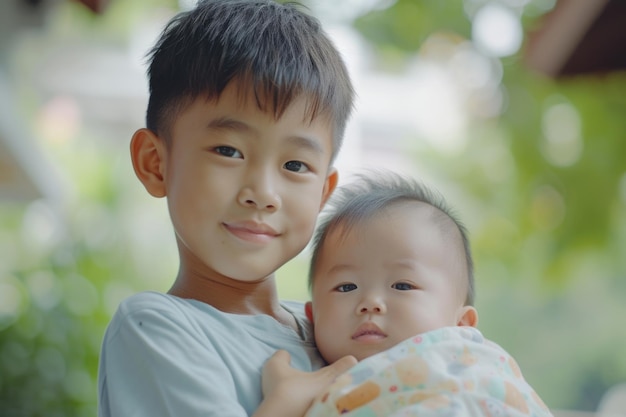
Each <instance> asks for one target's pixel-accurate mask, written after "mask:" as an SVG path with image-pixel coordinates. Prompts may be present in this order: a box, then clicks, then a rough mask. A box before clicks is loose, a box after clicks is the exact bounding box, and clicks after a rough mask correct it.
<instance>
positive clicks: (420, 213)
mask: <svg viewBox="0 0 626 417" xmlns="http://www.w3.org/2000/svg"><path fill="white" fill-rule="evenodd" d="M431 210H432V208H431V207H430V206H427V205H426V204H423V203H419V202H415V201H411V202H401V203H396V204H393V205H391V206H389V207H387V208H386V209H385V210H384V211H382V212H380V213H377V214H375V215H374V216H373V217H371V218H369V219H366V220H363V221H361V222H359V223H358V224H356V225H355V226H354V227H353V228H352V229H351V230H350V231H348V232H347V233H345V234H344V233H342V230H341V229H339V230H335V231H332V232H331V233H330V234H329V235H328V236H327V238H326V241H325V243H324V246H323V248H322V250H321V252H320V255H319V259H318V263H317V267H316V273H315V276H314V278H313V283H314V284H313V302H312V320H313V322H314V327H315V338H316V342H317V345H318V348H319V350H320V352H321V353H322V356H323V357H324V358H325V359H326V360H327V361H329V362H334V361H335V360H337V359H339V358H341V357H342V356H345V355H349V354H350V355H354V356H355V357H356V358H357V359H359V360H361V359H363V358H366V357H368V356H371V355H373V354H375V353H378V352H381V351H383V350H386V349H388V348H390V347H392V346H394V345H396V344H397V343H399V342H401V341H403V340H405V339H407V338H409V337H411V336H414V335H416V334H419V333H423V332H426V331H429V330H434V329H437V328H440V327H444V326H456V325H459V324H463V325H474V324H475V322H476V317H475V310H474V309H473V308H472V307H464V306H463V305H462V304H463V301H464V298H465V297H464V294H465V291H466V286H465V285H463V282H466V278H465V277H466V275H465V274H466V272H465V259H464V252H463V249H462V244H461V243H460V240H459V239H460V235H458V232H457V233H455V234H452V232H449V231H443V230H442V229H441V227H450V226H441V225H437V224H436V223H435V221H433V219H432V218H431ZM455 232H456V230H455ZM456 240H459V242H458V243H457V242H456ZM307 309H309V307H307ZM468 311H470V313H468ZM307 313H308V314H309V315H311V313H310V310H309V311H307ZM467 314H469V315H470V316H467ZM472 314H473V315H474V317H471V315H472Z"/></svg>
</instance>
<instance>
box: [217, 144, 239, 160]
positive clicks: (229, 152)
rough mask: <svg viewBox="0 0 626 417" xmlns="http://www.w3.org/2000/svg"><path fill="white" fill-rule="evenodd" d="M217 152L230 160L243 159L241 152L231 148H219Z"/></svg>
mask: <svg viewBox="0 0 626 417" xmlns="http://www.w3.org/2000/svg"><path fill="white" fill-rule="evenodd" d="M214 150H215V152H216V153H218V154H220V155H222V156H226V157H228V158H243V155H242V154H241V152H239V151H238V150H237V149H235V148H233V147H231V146H217V147H216V148H214Z"/></svg>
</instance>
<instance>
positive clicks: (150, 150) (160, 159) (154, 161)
mask: <svg viewBox="0 0 626 417" xmlns="http://www.w3.org/2000/svg"><path fill="white" fill-rule="evenodd" d="M130 157H131V160H132V162H133V168H134V169H135V174H136V175H137V178H139V181H141V183H142V184H143V186H144V187H146V190H147V191H148V192H149V193H150V194H151V195H153V196H154V197H165V195H166V188H165V180H164V179H165V166H166V164H165V157H166V149H165V144H164V143H163V141H162V140H161V139H160V138H159V137H158V136H157V135H155V134H154V132H152V131H151V130H150V129H145V128H143V129H139V130H137V131H136V132H135V134H134V135H133V138H132V139H131V142H130Z"/></svg>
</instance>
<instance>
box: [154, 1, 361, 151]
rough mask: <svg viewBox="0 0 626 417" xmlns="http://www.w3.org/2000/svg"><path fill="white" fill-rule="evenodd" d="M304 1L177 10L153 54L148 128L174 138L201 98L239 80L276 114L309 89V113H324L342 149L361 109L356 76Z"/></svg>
mask: <svg viewBox="0 0 626 417" xmlns="http://www.w3.org/2000/svg"><path fill="white" fill-rule="evenodd" d="M298 6H299V5H298V4H297V3H291V2H290V3H286V4H280V3H276V2H274V1H271V0H204V1H202V0H201V1H199V2H198V4H197V5H196V7H195V8H193V9H191V10H189V11H186V12H181V13H179V14H178V15H177V16H175V17H174V18H173V19H172V20H171V21H170V22H169V23H168V25H167V26H166V27H165V29H164V30H163V32H162V34H161V36H160V38H159V40H158V41H157V43H156V44H155V46H154V47H153V48H152V49H151V51H150V52H149V55H148V58H149V59H148V62H149V70H148V78H149V88H150V99H149V103H148V112H147V117H146V119H147V120H146V124H147V127H148V129H150V130H152V131H153V132H155V133H156V134H158V135H161V136H163V137H164V139H165V140H166V141H169V140H170V139H169V135H170V131H169V129H171V126H172V124H173V121H174V120H175V118H176V117H177V116H178V114H179V112H180V111H181V110H183V109H184V108H185V107H186V106H187V105H188V104H190V103H191V102H192V101H193V100H195V99H196V98H198V97H206V98H207V99H209V100H211V99H218V98H219V96H220V94H221V93H222V91H223V90H224V88H225V87H226V85H227V84H228V83H229V82H231V81H232V80H237V81H240V82H242V83H243V84H244V86H246V87H247V86H249V87H250V88H253V90H254V93H255V96H256V99H257V104H258V106H259V108H260V109H262V110H263V111H268V112H270V111H271V112H273V113H274V116H275V117H276V118H278V117H280V115H281V114H282V113H283V112H284V110H285V108H286V107H287V106H288V105H289V104H290V103H291V102H292V100H293V99H295V98H297V97H299V96H302V95H304V96H305V97H306V98H307V100H308V106H309V107H308V109H307V117H310V118H311V119H313V118H314V117H316V116H318V115H321V114H323V115H325V116H327V117H329V120H330V121H331V122H332V123H333V126H332V127H333V135H334V138H333V156H334V155H336V153H337V151H338V150H339V148H340V146H341V142H342V139H343V134H344V131H345V126H346V122H347V120H348V118H349V116H350V113H351V111H352V107H353V100H354V91H353V87H352V82H351V80H350V77H349V74H348V71H347V69H346V66H345V64H344V62H343V59H342V58H341V55H340V54H339V52H338V51H337V49H336V48H335V46H334V45H333V43H332V42H331V40H330V39H329V38H328V36H327V35H326V34H325V33H324V31H323V30H322V28H321V25H320V23H319V21H318V20H317V19H315V18H314V17H312V16H310V15H308V14H306V13H305V12H304V11H302V10H301V9H300V8H299V7H298Z"/></svg>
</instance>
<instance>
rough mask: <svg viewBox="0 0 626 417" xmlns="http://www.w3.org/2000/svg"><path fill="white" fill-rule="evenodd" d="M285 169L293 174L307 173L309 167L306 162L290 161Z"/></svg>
mask: <svg viewBox="0 0 626 417" xmlns="http://www.w3.org/2000/svg"><path fill="white" fill-rule="evenodd" d="M285 169H286V170H288V171H293V172H307V171H308V170H309V167H308V166H306V164H305V163H304V162H300V161H289V162H287V163H286V164H285Z"/></svg>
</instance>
